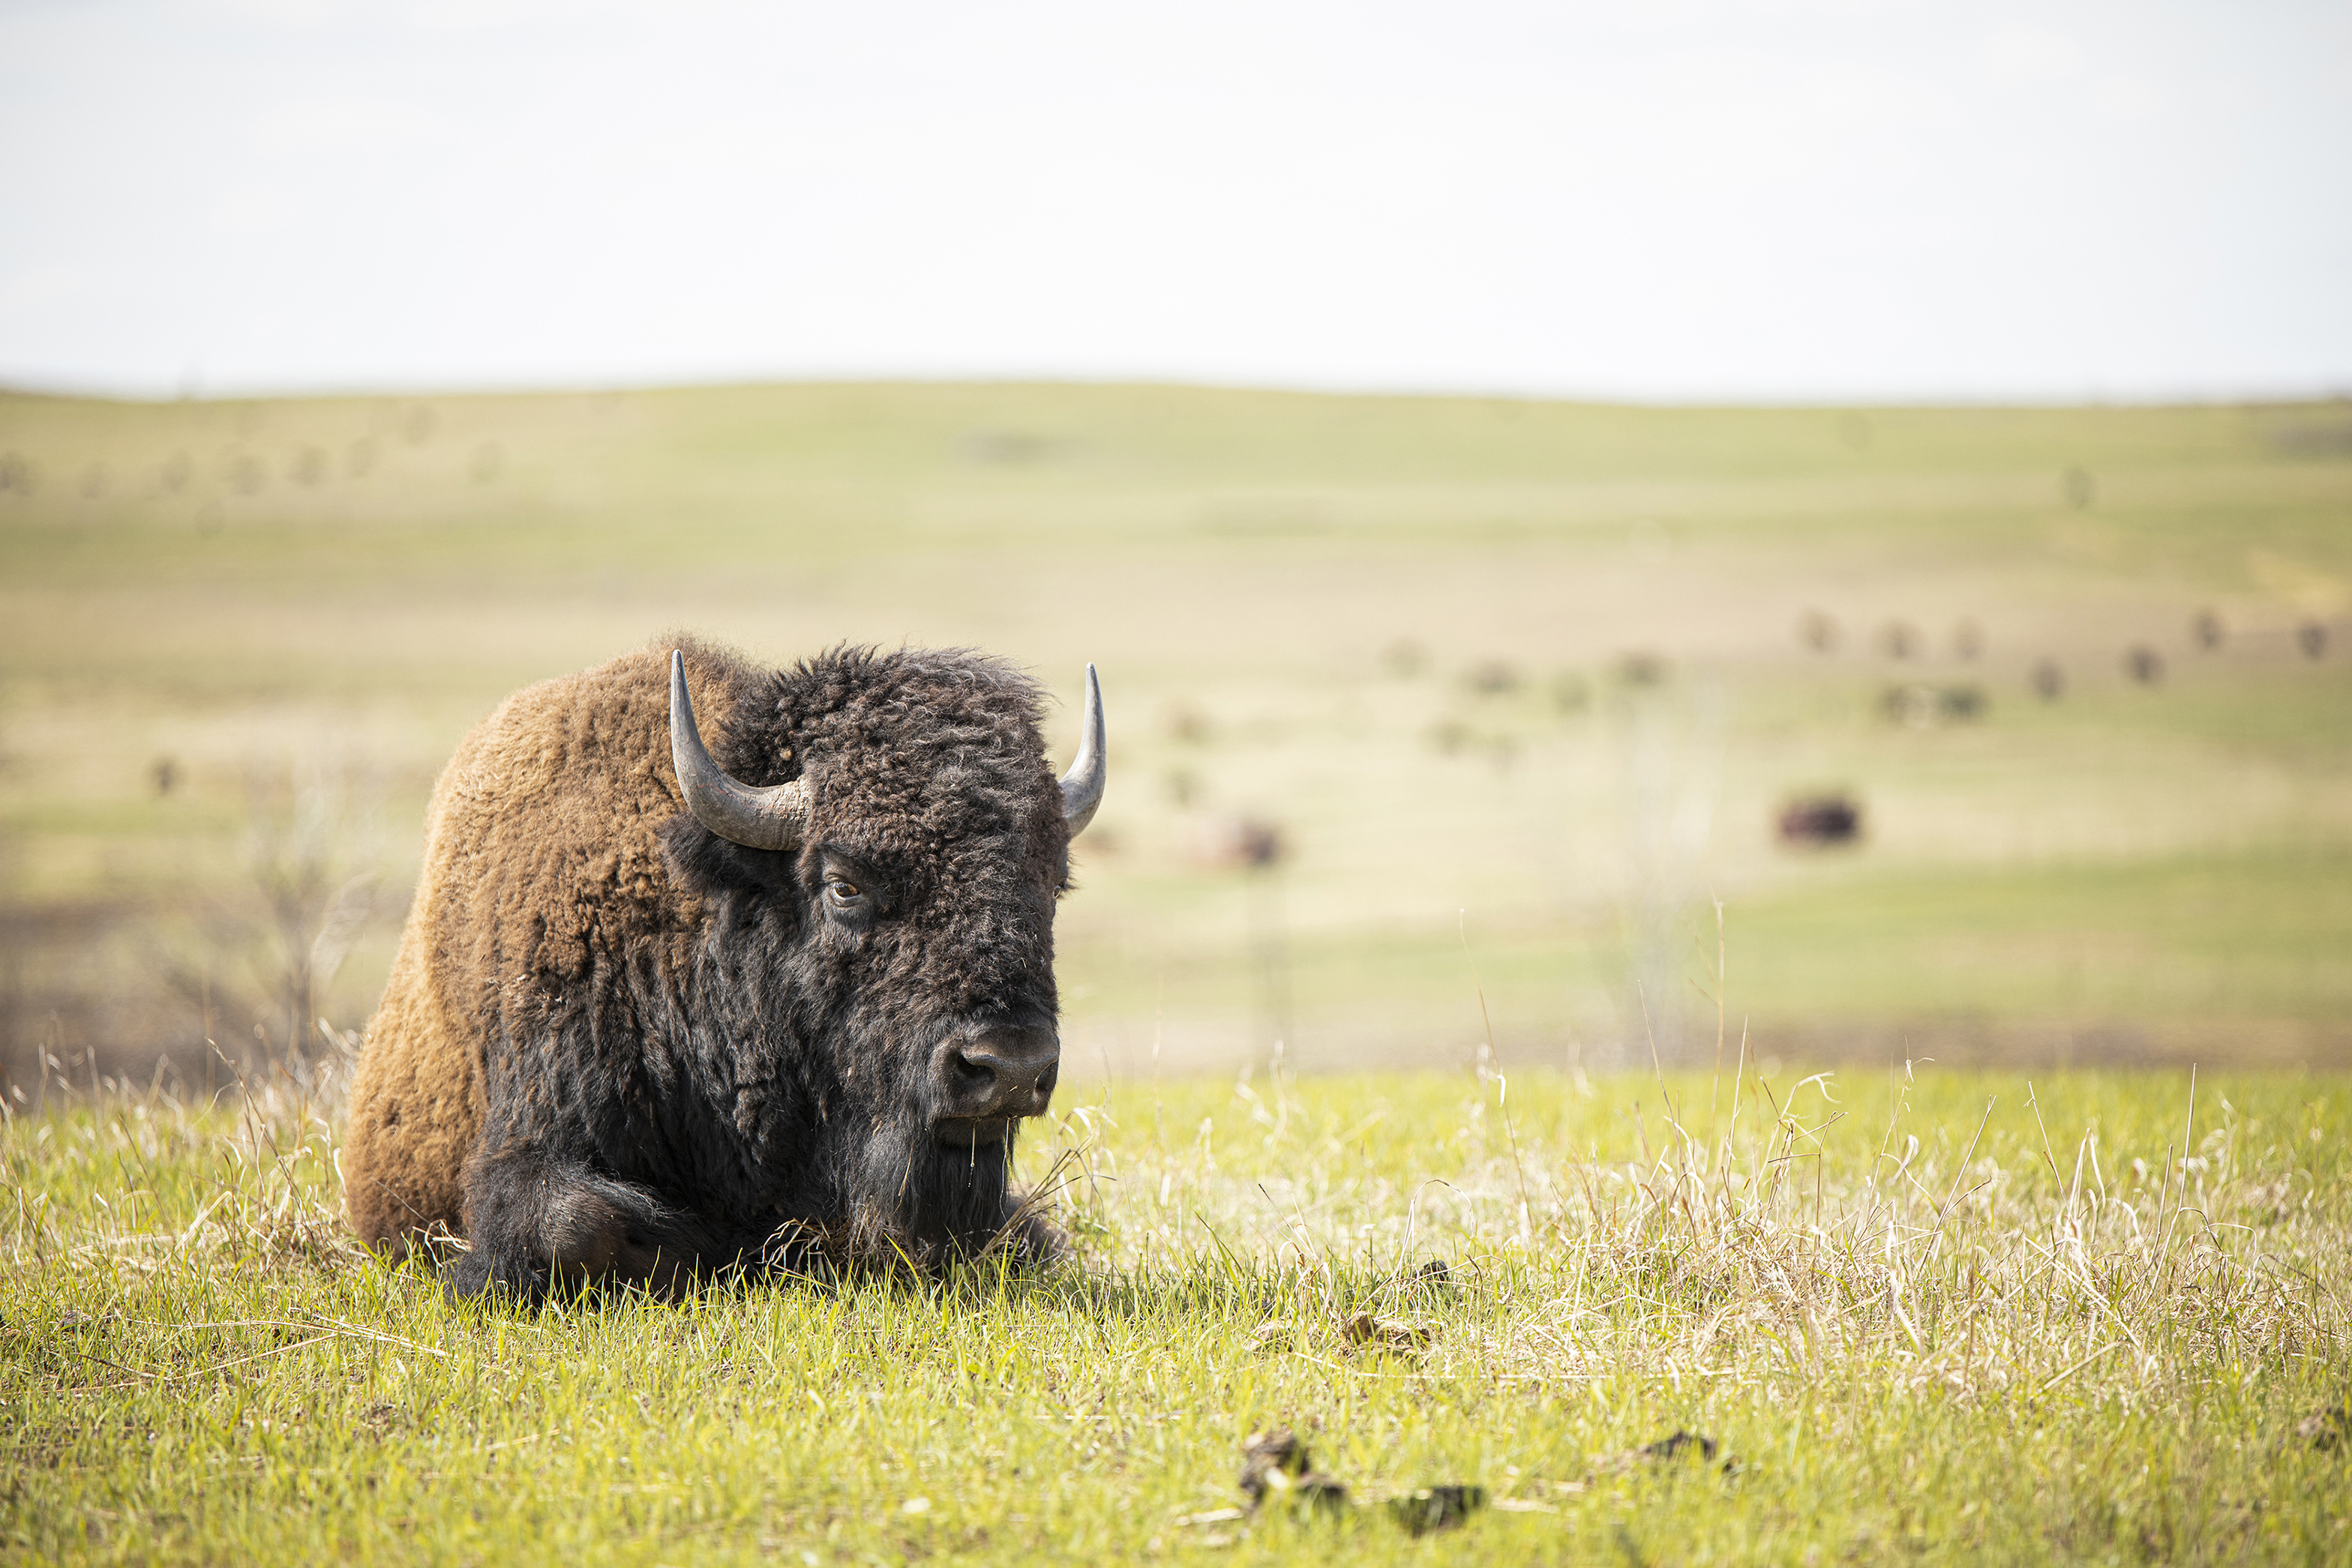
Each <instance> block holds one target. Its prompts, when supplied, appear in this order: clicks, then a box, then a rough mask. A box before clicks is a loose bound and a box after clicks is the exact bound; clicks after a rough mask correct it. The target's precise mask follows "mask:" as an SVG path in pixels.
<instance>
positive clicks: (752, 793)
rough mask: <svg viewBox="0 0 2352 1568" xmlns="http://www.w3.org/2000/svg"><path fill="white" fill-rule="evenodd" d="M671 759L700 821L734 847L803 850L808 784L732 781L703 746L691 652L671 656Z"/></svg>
mask: <svg viewBox="0 0 2352 1568" xmlns="http://www.w3.org/2000/svg"><path fill="white" fill-rule="evenodd" d="M669 759H670V763H671V765H672V766H673V767H675V768H677V784H678V788H679V789H682V790H684V791H685V792H686V804H687V807H688V810H691V811H693V813H694V815H695V819H696V820H697V821H699V822H700V823H701V824H702V825H703V826H704V827H706V828H709V830H710V831H712V832H714V833H717V834H718V835H719V837H720V838H722V839H725V840H726V841H729V842H730V843H737V844H741V845H743V846H744V847H745V848H746V849H754V850H789V849H793V848H796V847H798V845H799V843H800V841H801V838H802V835H803V834H804V833H805V832H806V831H808V810H809V793H808V781H807V780H806V779H793V781H792V782H791V783H789V784H775V785H771V786H770V787H769V788H767V789H752V788H751V786H750V785H749V784H739V783H737V782H736V781H735V780H734V779H730V778H729V777H727V774H726V771H725V769H723V768H720V767H719V764H718V763H716V762H714V761H712V760H711V758H710V753H709V751H708V750H706V749H704V747H703V745H702V731H701V730H699V729H698V728H697V727H695V723H694V699H693V698H691V697H689V696H688V695H686V654H685V653H683V652H681V651H680V650H678V649H676V648H673V649H671V650H670V655H669Z"/></svg>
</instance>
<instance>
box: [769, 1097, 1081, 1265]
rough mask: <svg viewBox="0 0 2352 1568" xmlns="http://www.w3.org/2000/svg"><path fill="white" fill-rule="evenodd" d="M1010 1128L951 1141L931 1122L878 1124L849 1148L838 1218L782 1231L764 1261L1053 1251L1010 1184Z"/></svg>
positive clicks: (1034, 1255) (1033, 1255) (1050, 1230)
mask: <svg viewBox="0 0 2352 1568" xmlns="http://www.w3.org/2000/svg"><path fill="white" fill-rule="evenodd" d="M1015 1135H1016V1134H1015V1132H1014V1130H1013V1129H1007V1131H1006V1134H1005V1136H1004V1138H1003V1141H1002V1142H1001V1143H994V1144H984V1145H979V1146H978V1147H966V1148H956V1147H952V1146H950V1145H943V1144H941V1143H940V1142H938V1141H937V1140H936V1139H934V1138H932V1137H931V1136H930V1134H929V1129H928V1128H925V1127H923V1126H921V1125H919V1124H918V1125H916V1126H913V1127H893V1126H881V1127H876V1128H874V1129H872V1130H871V1131H870V1132H869V1133H868V1134H867V1135H866V1138H865V1140H864V1142H863V1144H862V1145H859V1146H856V1147H854V1148H851V1149H845V1150H844V1151H843V1152H842V1153H843V1156H844V1157H843V1160H842V1164H841V1166H840V1167H839V1168H842V1169H843V1170H844V1171H845V1174H846V1176H847V1177H848V1179H847V1181H846V1182H845V1186H844V1189H843V1191H842V1192H841V1194H840V1208H839V1213H840V1215H841V1218H839V1219H838V1220H836V1221H835V1223H833V1224H830V1225H814V1224H809V1223H806V1222H801V1221H795V1222H793V1223H792V1224H789V1225H787V1226H785V1227H784V1228H782V1230H780V1231H778V1232H777V1234H776V1236H775V1238H774V1239H772V1241H771V1243H770V1244H769V1246H768V1248H767V1249H766V1253H767V1260H768V1262H769V1263H770V1264H771V1266H773V1267H779V1268H782V1269H784V1270H788V1271H791V1272H797V1273H807V1272H818V1273H835V1272H841V1271H845V1270H846V1271H853V1272H863V1271H866V1270H876V1269H879V1270H885V1271H898V1270H914V1271H916V1272H919V1273H923V1274H939V1273H941V1272H944V1271H946V1270H950V1269H951V1268H954V1267H956V1266H957V1265H960V1264H970V1263H978V1262H983V1261H986V1260H991V1259H997V1258H1002V1259H1004V1260H1007V1261H1010V1262H1012V1263H1013V1264H1015V1265H1027V1264H1032V1263H1037V1262H1042V1261H1045V1260H1047V1259H1050V1258H1053V1257H1055V1256H1058V1255H1059V1253H1060V1251H1061V1250H1062V1239H1061V1235H1060V1232H1059V1231H1057V1230H1056V1229H1055V1228H1054V1227H1053V1226H1052V1225H1051V1224H1050V1223H1048V1222H1046V1221H1045V1219H1044V1218H1043V1217H1042V1216H1040V1215H1038V1214H1036V1213H1034V1211H1033V1207H1032V1206H1029V1205H1026V1204H1024V1203H1023V1202H1022V1201H1021V1199H1020V1197H1019V1196H1018V1195H1017V1194H1015V1193H1014V1192H1013V1190H1012V1185H1011V1172H1012V1166H1013V1139H1014V1136H1015Z"/></svg>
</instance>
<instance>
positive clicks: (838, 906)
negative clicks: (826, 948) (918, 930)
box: [819, 848, 890, 925]
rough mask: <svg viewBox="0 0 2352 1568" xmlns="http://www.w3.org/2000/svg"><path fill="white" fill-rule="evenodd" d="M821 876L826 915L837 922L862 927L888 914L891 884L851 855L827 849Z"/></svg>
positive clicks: (822, 901) (822, 898) (821, 900)
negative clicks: (875, 874) (880, 878)
mask: <svg viewBox="0 0 2352 1568" xmlns="http://www.w3.org/2000/svg"><path fill="white" fill-rule="evenodd" d="M819 875H820V878H821V881H820V883H819V885H820V887H821V888H822V890H823V893H822V897H821V899H820V902H821V903H823V904H824V911H825V913H826V914H827V915H832V916H834V917H835V919H837V920H841V921H844V922H845V923H847V924H848V925H864V924H865V923H866V921H868V920H871V919H873V918H875V917H876V916H877V915H883V914H886V913H887V912H888V910H889V907H890V890H889V886H888V884H887V883H884V882H882V881H880V880H879V879H878V878H877V877H875V876H874V875H873V874H872V873H871V871H870V869H869V868H868V867H866V865H864V864H862V863H860V862H857V861H856V860H853V859H851V858H850V857H849V856H848V855H846V854H844V853H841V852H838V851H836V850H833V849H830V848H828V849H827V850H826V851H825V852H824V865H823V868H822V870H821V871H820V873H819Z"/></svg>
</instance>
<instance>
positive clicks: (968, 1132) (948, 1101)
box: [931, 1027, 1062, 1149]
mask: <svg viewBox="0 0 2352 1568" xmlns="http://www.w3.org/2000/svg"><path fill="white" fill-rule="evenodd" d="M1061 1063H1062V1042H1061V1040H1060V1038H1059V1037H1058V1036H1057V1035H1056V1034H1055V1031H1054V1030H1051V1029H1013V1028H1003V1027H1000V1028H996V1029H989V1030H976V1031H973V1032H971V1033H960V1034H956V1035H953V1036H950V1038H949V1039H948V1040H944V1041H942V1042H941V1043H940V1047H939V1049H938V1050H937V1051H933V1052H932V1053H931V1093H932V1105H933V1109H932V1113H931V1135H932V1136H933V1137H934V1138H937V1139H938V1140H939V1141H940V1143H942V1144H945V1145H949V1146H950V1148H958V1149H966V1148H978V1147H981V1146H982V1145H987V1144H994V1143H1001V1142H1003V1138H1004V1135H1005V1134H1007V1133H1009V1132H1011V1131H1012V1129H1013V1123H1015V1122H1017V1121H1019V1120H1020V1119H1021V1118H1022V1117H1024V1116H1040V1115H1043V1114H1045V1107H1046V1106H1047V1105H1049V1104H1051V1103H1053V1099H1054V1082H1055V1079H1056V1078H1057V1077H1058V1076H1059V1075H1060V1073H1061Z"/></svg>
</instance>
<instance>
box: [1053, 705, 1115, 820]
mask: <svg viewBox="0 0 2352 1568" xmlns="http://www.w3.org/2000/svg"><path fill="white" fill-rule="evenodd" d="M1109 778H1110V759H1109V758H1108V756H1107V755H1106V754H1105V752H1104V749H1103V717H1102V686H1101V684H1100V683H1098V682H1097V680H1096V679H1095V667H1094V666H1093V665H1092V664H1088V665H1087V719H1086V727H1085V730H1084V731H1083V733H1081V734H1080V735H1079V737H1078V755H1077V757H1076V758H1075V759H1073V760H1072V762H1071V763H1070V770H1069V771H1068V772H1067V773H1065V774H1063V775H1062V820H1063V821H1066V822H1068V823H1069V824H1070V837H1072V838H1074V839H1075V838H1076V837H1077V836H1078V835H1079V834H1080V833H1083V832H1085V831H1087V823H1088V822H1091V821H1094V820H1095V808H1096V807H1097V806H1099V805H1101V804H1102V798H1103V785H1104V783H1105V782H1107V781H1108V779H1109Z"/></svg>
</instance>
